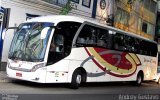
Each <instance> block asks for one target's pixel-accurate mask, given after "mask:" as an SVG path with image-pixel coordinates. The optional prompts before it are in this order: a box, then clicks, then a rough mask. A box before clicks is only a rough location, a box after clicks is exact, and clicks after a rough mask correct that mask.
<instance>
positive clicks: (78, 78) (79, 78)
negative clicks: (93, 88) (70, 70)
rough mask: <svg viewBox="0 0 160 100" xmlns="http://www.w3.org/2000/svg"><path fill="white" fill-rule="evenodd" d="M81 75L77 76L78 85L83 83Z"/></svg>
mask: <svg viewBox="0 0 160 100" xmlns="http://www.w3.org/2000/svg"><path fill="white" fill-rule="evenodd" d="M81 78H82V77H81V75H77V78H76V82H77V83H78V84H80V83H81Z"/></svg>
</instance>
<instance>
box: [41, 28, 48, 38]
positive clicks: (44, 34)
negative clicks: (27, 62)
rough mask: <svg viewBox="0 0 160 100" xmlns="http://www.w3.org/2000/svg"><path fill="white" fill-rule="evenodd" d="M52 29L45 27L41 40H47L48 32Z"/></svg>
mask: <svg viewBox="0 0 160 100" xmlns="http://www.w3.org/2000/svg"><path fill="white" fill-rule="evenodd" d="M49 29H50V27H45V28H44V29H43V30H42V31H41V37H40V38H41V39H45V38H46V35H47V32H48V30H49Z"/></svg>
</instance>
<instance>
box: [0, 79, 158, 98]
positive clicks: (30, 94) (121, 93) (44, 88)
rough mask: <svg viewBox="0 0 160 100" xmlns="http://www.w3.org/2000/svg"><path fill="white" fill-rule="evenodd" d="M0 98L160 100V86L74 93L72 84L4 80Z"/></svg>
mask: <svg viewBox="0 0 160 100" xmlns="http://www.w3.org/2000/svg"><path fill="white" fill-rule="evenodd" d="M0 94H1V95H0V100H37V99H38V100H160V85H157V84H156V83H154V82H145V83H143V84H142V86H140V87H136V86H133V85H131V84H130V83H127V82H125V83H122V82H115V83H88V84H85V85H83V86H81V87H80V88H79V89H77V90H74V89H70V88H68V84H36V83H31V82H26V81H10V80H9V79H7V78H4V79H2V80H1V82H0Z"/></svg>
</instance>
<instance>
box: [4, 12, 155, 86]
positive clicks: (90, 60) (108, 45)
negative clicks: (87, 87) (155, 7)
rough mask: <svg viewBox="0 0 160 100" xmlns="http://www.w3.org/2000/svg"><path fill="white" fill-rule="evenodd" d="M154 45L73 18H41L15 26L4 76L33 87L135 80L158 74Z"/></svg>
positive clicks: (131, 35) (95, 23)
mask: <svg viewBox="0 0 160 100" xmlns="http://www.w3.org/2000/svg"><path fill="white" fill-rule="evenodd" d="M157 62H158V59H157V44H156V43H155V42H153V41H151V40H148V39H145V38H143V37H140V36H138V35H135V34H132V33H128V32H125V31H122V30H119V29H116V28H113V27H109V26H106V25H101V24H99V23H97V22H93V21H89V20H86V19H82V18H78V17H75V16H60V15H55V16H44V17H38V18H33V19H31V20H29V21H26V22H24V23H22V24H20V25H19V27H18V28H17V30H16V32H15V35H14V37H13V40H12V43H11V46H10V51H9V56H8V63H7V70H6V71H7V74H8V77H10V78H13V79H20V80H26V81H31V82H37V83H70V84H71V87H72V88H78V87H79V86H80V84H81V83H85V82H111V81H112V82H113V81H133V82H135V84H136V85H141V83H142V82H143V81H145V80H153V79H154V77H155V75H156V73H157Z"/></svg>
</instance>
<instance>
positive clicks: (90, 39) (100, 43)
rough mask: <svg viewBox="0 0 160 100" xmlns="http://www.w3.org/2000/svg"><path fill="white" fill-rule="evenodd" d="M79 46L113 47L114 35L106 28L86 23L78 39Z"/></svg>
mask: <svg viewBox="0 0 160 100" xmlns="http://www.w3.org/2000/svg"><path fill="white" fill-rule="evenodd" d="M76 44H77V47H81V46H87V47H102V48H111V47H112V35H111V34H109V31H108V30H106V29H102V28H98V27H94V26H90V25H85V26H84V27H83V28H82V30H81V32H80V34H79V36H78V38H77V41H76Z"/></svg>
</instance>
